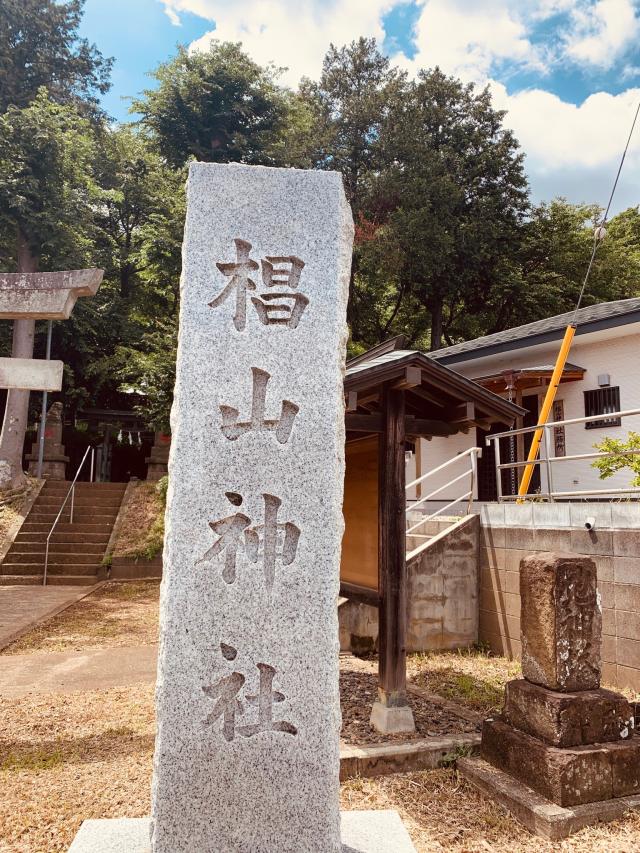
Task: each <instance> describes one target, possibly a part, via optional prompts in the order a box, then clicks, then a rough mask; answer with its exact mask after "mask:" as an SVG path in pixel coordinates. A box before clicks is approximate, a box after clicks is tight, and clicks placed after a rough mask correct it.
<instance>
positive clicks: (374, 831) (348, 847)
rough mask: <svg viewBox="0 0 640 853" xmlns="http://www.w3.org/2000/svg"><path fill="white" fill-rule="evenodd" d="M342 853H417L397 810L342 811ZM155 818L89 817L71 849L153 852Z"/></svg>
mask: <svg viewBox="0 0 640 853" xmlns="http://www.w3.org/2000/svg"><path fill="white" fill-rule="evenodd" d="M340 816H341V823H342V853H415V847H414V846H413V842H412V841H411V838H410V837H409V833H408V832H407V830H406V829H405V827H404V824H403V823H402V821H401V819H400V815H399V814H398V813H397V812H395V811H353V812H341V813H340ZM150 824H151V819H150V818H147V817H143V818H120V819H105V820H85V821H84V822H83V824H82V826H81V827H80V830H79V832H78V834H77V835H76V837H75V839H74V841H73V843H72V845H71V847H70V848H69V851H68V853H150V851H151V845H150V843H149V829H150Z"/></svg>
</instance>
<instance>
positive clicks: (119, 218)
mask: <svg viewBox="0 0 640 853" xmlns="http://www.w3.org/2000/svg"><path fill="white" fill-rule="evenodd" d="M95 172H96V181H97V182H98V183H99V185H100V190H99V192H98V193H97V204H96V214H95V222H96V226H97V228H98V234H99V238H98V241H97V248H98V249H99V250H100V251H101V252H102V253H103V254H104V257H105V268H106V271H107V276H108V277H115V278H117V279H118V281H119V285H120V296H121V297H122V298H123V299H129V298H131V297H132V296H133V295H134V291H135V290H136V289H137V288H138V287H139V286H140V284H141V281H142V273H143V272H144V270H145V266H146V264H147V257H146V256H145V249H147V248H148V240H147V239H145V235H147V230H146V229H147V227H148V224H149V222H150V221H151V220H152V219H155V218H160V219H163V218H166V217H167V215H168V214H169V212H170V211H172V210H173V209H174V207H175V193H176V191H178V195H182V184H183V182H184V176H183V175H182V174H180V183H179V184H178V186H176V180H175V175H174V172H173V170H171V169H169V168H168V167H167V166H166V164H165V163H164V161H163V160H162V159H161V158H160V156H159V155H158V153H157V152H156V151H154V150H153V148H152V147H151V146H150V145H149V143H148V141H147V140H146V139H145V138H144V137H143V136H141V135H140V134H139V133H137V132H136V131H135V129H134V128H133V127H132V126H131V125H122V126H120V127H118V128H116V129H114V130H108V131H105V132H104V133H102V134H101V139H100V144H99V146H98V150H97V157H96V165H95ZM181 209H182V208H181ZM174 249H175V247H174Z"/></svg>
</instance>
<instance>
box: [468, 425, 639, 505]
mask: <svg viewBox="0 0 640 853" xmlns="http://www.w3.org/2000/svg"><path fill="white" fill-rule="evenodd" d="M634 415H640V409H627V410H625V411H621V412H602V413H601V414H598V415H588V416H587V417H584V418H568V419H566V420H563V421H549V422H548V423H546V424H544V425H543V426H542V429H543V430H544V439H545V448H546V454H545V458H544V459H543V458H541V456H540V455H539V456H538V457H537V458H536V459H534V460H533V461H532V462H526V461H525V462H501V461H500V444H499V440H500V439H501V438H510V437H512V436H515V435H525V434H526V433H529V432H535V431H536V430H537V429H539V428H540V427H539V426H530V427H522V428H521V429H514V430H509V431H507V432H496V433H493V434H492V435H488V436H486V438H485V444H486V445H487V446H489V445H490V442H494V445H493V446H494V450H495V467H496V482H497V486H498V501H500V502H502V501H510V500H519V499H522V498H538V499H539V498H540V497H546V498H547V499H548V500H549V501H550V502H553V500H554V498H571V497H580V498H582V497H586V496H588V495H594V496H597V495H623V494H640V488H638V487H637V486H636V487H635V488H615V487H613V488H610V489H576V490H574V491H555V490H554V488H553V480H552V477H553V472H552V463H553V462H575V461H579V460H582V459H604V458H607V457H609V456H636V455H638V454H640V450H624V451H620V452H619V453H618V452H616V453H613V452H611V453H608V452H606V451H602V452H598V453H574V454H570V455H567V456H550V455H549V447H550V436H551V435H552V432H551V431H552V430H553V429H554V428H556V427H565V426H570V425H572V424H587V423H589V422H590V421H612V420H615V419H619V420H622V418H625V417H633V416H634ZM602 428H603V429H606V426H603V427H602ZM529 464H533V465H545V466H546V469H547V488H546V490H545V491H544V492H541V493H529V494H526V495H517V494H516V495H503V494H502V480H501V476H502V471H504V470H506V469H516V470H517V469H518V468H523V467H525V466H526V465H529Z"/></svg>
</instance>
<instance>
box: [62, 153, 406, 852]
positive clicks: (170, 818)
mask: <svg viewBox="0 0 640 853" xmlns="http://www.w3.org/2000/svg"><path fill="white" fill-rule="evenodd" d="M352 237H353V223H352V219H351V212H350V209H349V207H348V205H347V202H346V199H345V196H344V191H343V188H342V180H341V177H340V175H339V174H337V173H332V172H320V171H300V170H296V169H270V168H266V167H252V166H241V165H236V164H229V165H215V164H203V163H196V164H192V165H191V168H190V173H189V183H188V193H187V222H186V230H185V245H184V251H183V274H182V283H181V308H180V334H179V345H178V362H177V375H176V388H175V396H174V404H173V411H172V424H171V426H172V442H171V454H170V461H169V491H168V503H167V514H166V522H167V523H166V538H165V548H164V571H163V581H162V595H161V629H160V653H159V664H158V682H157V713H158V731H157V738H156V751H155V759H154V779H153V790H152V801H153V802H152V819H151V849H152V850H153V851H154V853H187V851H189V853H200V851H202V853H205V851H207V853H214V851H215V853H339V851H341V850H343V849H344V850H345V853H346V851H349V853H356V852H357V853H368V851H374V850H375V851H376V853H386V851H388V853H401V852H402V853H404V851H412V850H413V846H412V845H411V842H410V840H409V838H408V835H407V834H406V830H404V828H403V827H402V825H401V824H400V823H399V819H398V817H397V815H395V813H390V815H388V820H387V818H386V817H385V814H386V813H379V814H377V815H376V816H375V817H374V818H372V820H375V821H378V822H379V821H381V820H382V823H381V824H380V823H374V824H372V823H370V821H369V819H368V817H367V813H357V812H346V813H344V815H343V816H342V820H341V816H340V811H339V800H338V794H339V767H340V753H339V730H340V702H339V692H338V675H339V671H338V655H339V645H338V618H337V600H338V591H339V564H340V548H341V538H342V532H343V526H344V525H343V518H342V493H343V479H344V441H345V435H344V402H343V374H344V359H345V345H346V338H347V327H346V304H347V295H348V286H349V270H350V263H351V248H352ZM341 824H342V826H341ZM341 829H342V833H341ZM99 830H100V828H99V827H98V831H99ZM129 830H131V831H135V827H132V826H129V827H128V828H127V831H129ZM92 831H93V829H92V827H91V826H88V827H86V828H85V827H84V826H83V829H82V830H81V832H80V834H79V836H78V839H77V841H76V843H74V846H73V847H72V850H73V851H74V853H77V851H84V850H89V849H90V850H91V851H92V853H97V851H101V850H103V849H109V850H110V849H111V848H110V847H109V848H107V847H106V843H105V839H106V837H107V833H108V832H111V831H112V830H110V829H109V827H106V828H105V830H104V835H103V840H102V841H101V842H100V843H99V844H97V845H96V842H95V837H94V838H93V839H92V840H90V834H91V832H92ZM113 832H116V829H113ZM123 832H124V828H123ZM83 833H84V834H85V835H84V838H83ZM385 834H386V835H388V838H386V840H385ZM112 837H113V836H112ZM85 841H86V845H85V846H82V844H84V843H85ZM90 844H92V845H93V846H89V845H90ZM343 844H346V847H344V848H343V846H342V845H343ZM101 845H102V846H101ZM114 849H119V848H114ZM130 849H136V850H137V849H138V848H130Z"/></svg>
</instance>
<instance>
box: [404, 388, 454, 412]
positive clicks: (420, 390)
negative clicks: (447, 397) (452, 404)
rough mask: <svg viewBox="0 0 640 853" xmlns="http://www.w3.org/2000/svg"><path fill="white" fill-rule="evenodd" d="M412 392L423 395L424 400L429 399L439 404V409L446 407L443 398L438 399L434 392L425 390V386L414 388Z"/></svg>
mask: <svg viewBox="0 0 640 853" xmlns="http://www.w3.org/2000/svg"><path fill="white" fill-rule="evenodd" d="M411 393H412V394H415V395H416V396H417V397H422V399H423V400H428V401H429V402H430V403H433V405H434V406H437V407H438V408H439V409H444V408H446V405H447V404H446V403H445V401H444V400H442V399H440V400H439V399H438V398H437V397H435V396H434V395H433V394H430V393H429V392H428V391H425V390H424V388H418V387H416V388H412V389H411Z"/></svg>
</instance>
